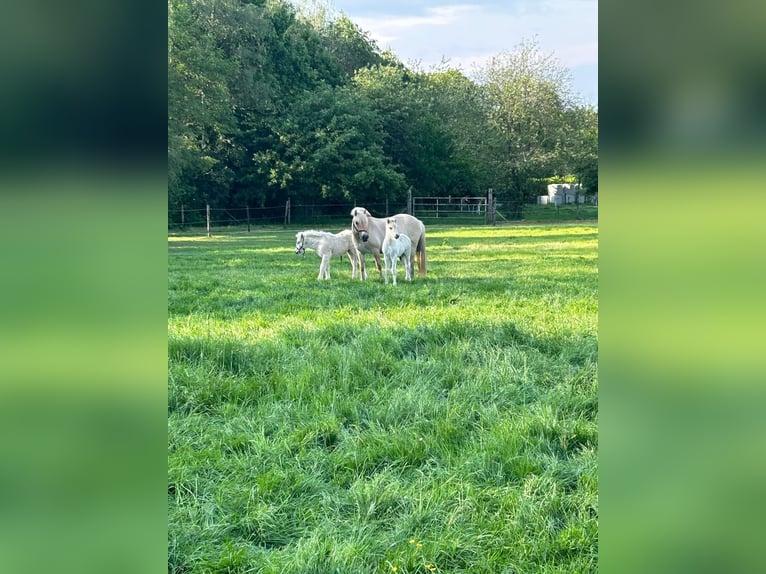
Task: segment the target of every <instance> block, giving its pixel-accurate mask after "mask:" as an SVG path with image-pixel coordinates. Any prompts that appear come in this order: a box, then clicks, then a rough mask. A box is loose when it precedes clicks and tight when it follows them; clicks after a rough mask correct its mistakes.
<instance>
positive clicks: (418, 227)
mask: <svg viewBox="0 0 766 574" xmlns="http://www.w3.org/2000/svg"><path fill="white" fill-rule="evenodd" d="M392 217H395V218H396V220H397V223H398V226H399V233H403V234H404V235H407V236H409V238H410V242H411V244H412V256H411V259H410V261H411V262H412V263H414V257H415V254H417V257H418V272H419V274H420V276H421V277H425V275H426V226H425V225H423V222H422V221H420V220H419V219H417V218H415V217H412V216H411V215H407V214H406V213H400V214H398V215H393V216H392ZM351 231H352V232H353V238H354V245H355V246H356V248H357V250H358V251H359V265H360V267H361V273H362V279H367V270H366V269H365V266H364V254H365V253H371V254H372V256H373V257H374V258H375V266H376V267H377V268H378V271H379V272H380V273H381V275H382V274H383V269H382V268H381V266H380V250H381V247H383V238H384V237H385V236H386V219H385V218H380V217H373V216H372V215H371V214H370V212H369V211H367V210H366V209H365V208H364V207H355V208H354V209H352V210H351ZM413 266H414V265H413Z"/></svg>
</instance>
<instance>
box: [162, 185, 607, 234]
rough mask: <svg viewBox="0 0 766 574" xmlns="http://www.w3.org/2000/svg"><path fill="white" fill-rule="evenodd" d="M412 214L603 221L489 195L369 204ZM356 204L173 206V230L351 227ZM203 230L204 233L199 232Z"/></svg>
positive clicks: (462, 219) (448, 218) (593, 209)
mask: <svg viewBox="0 0 766 574" xmlns="http://www.w3.org/2000/svg"><path fill="white" fill-rule="evenodd" d="M408 205H409V206H410V209H411V212H412V213H413V214H414V215H415V217H418V218H419V219H422V220H423V221H424V222H426V223H427V224H429V223H430V224H434V223H440V224H473V225H475V224H478V223H486V224H488V225H494V224H495V222H496V219H495V216H497V218H498V220H500V221H506V222H507V221H511V220H516V221H519V220H522V221H523V220H527V221H552V222H553V221H571V220H578V219H598V206H593V205H587V204H585V205H579V206H575V205H567V206H558V205H536V204H525V205H523V206H519V207H520V209H518V210H515V211H514V212H513V213H512V212H510V211H506V212H504V211H503V210H504V209H506V210H507V207H506V206H504V205H503V204H502V203H497V202H496V201H495V199H494V197H493V196H492V194H490V195H489V197H480V196H475V197H464V198H456V197H453V198H449V197H411V198H408V200H407V203H399V202H396V203H395V202H385V203H369V204H365V205H364V207H366V208H367V209H369V210H370V212H371V213H372V214H373V215H374V216H376V217H385V216H386V215H390V214H393V213H406V212H408V211H409V210H408V209H407V207H408ZM354 207H357V206H356V205H355V204H353V203H332V204H309V203H305V204H292V203H291V202H289V201H288V202H287V203H286V204H284V205H275V206H268V207H251V206H245V207H240V208H231V207H229V208H216V207H209V206H202V207H193V208H188V207H185V206H184V207H182V208H181V209H169V210H168V231H172V232H178V231H180V232H185V233H187V232H190V233H207V234H208V235H210V234H212V233H214V232H216V233H219V232H250V231H252V228H253V226H259V227H263V226H287V225H305V226H307V227H317V228H324V229H325V230H327V231H340V230H341V229H344V228H347V227H348V224H349V221H350V213H351V210H352V209H353V208H354ZM200 230H202V231H200Z"/></svg>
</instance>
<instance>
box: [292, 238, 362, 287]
mask: <svg viewBox="0 0 766 574" xmlns="http://www.w3.org/2000/svg"><path fill="white" fill-rule="evenodd" d="M306 248H309V249H313V250H314V251H316V254H317V255H318V256H319V257H321V258H322V262H321V263H320V264H319V276H318V277H317V280H319V281H321V280H322V279H329V278H330V260H331V259H332V258H333V256H334V255H343V254H344V253H346V254H348V259H349V261H351V278H352V279H356V273H357V268H358V265H359V259H360V258H361V255H360V254H359V252H358V251H357V249H356V247H355V246H354V239H353V237H352V234H351V230H350V229H344V230H343V231H341V232H340V233H329V232H327V231H316V230H314V229H308V230H306V231H299V232H298V233H296V234H295V253H297V254H298V255H304V254H305V253H306ZM360 277H361V276H360Z"/></svg>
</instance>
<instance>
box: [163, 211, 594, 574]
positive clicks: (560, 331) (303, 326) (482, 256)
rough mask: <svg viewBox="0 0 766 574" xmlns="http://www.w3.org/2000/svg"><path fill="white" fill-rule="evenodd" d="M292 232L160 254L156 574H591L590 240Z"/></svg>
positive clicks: (501, 234) (503, 232)
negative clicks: (389, 250) (161, 435)
mask: <svg viewBox="0 0 766 574" xmlns="http://www.w3.org/2000/svg"><path fill="white" fill-rule="evenodd" d="M339 229H340V227H337V228H328V229H327V230H328V231H333V232H336V231H338V230H339ZM297 230H298V228H297V227H296V228H291V229H281V228H275V229H270V230H269V229H266V230H259V231H257V232H254V233H252V234H240V235H230V236H214V237H211V238H208V237H182V236H175V237H170V238H169V240H168V356H169V361H168V362H169V364H168V443H169V444H168V449H169V450H168V571H169V572H177V573H181V572H185V573H187V572H194V573H197V572H198V573H202V572H243V573H244V572H258V573H264V574H266V573H268V574H272V573H273V574H287V573H295V574H298V573H316V574H324V573H349V574H351V573H354V574H359V573H391V572H395V573H397V574H405V573H425V574H427V573H431V572H438V573H451V574H458V573H466V574H467V573H471V574H477V573H487V574H490V573H492V574H495V573H502V572H506V573H511V572H514V573H540V572H549V573H550V572H571V573H583V572H596V570H597V551H598V467H597V445H598V435H597V415H598V401H597V394H598V392H597V391H598V383H597V371H596V369H597V361H598V344H597V316H598V298H597V293H598V291H597V288H598V271H597V270H598V227H597V225H596V224H595V223H582V224H561V225H508V226H498V227H484V226H481V227H479V226H477V227H447V226H436V225H431V226H428V227H427V229H426V233H427V254H428V275H427V277H425V278H422V277H419V276H417V274H415V277H414V280H413V281H412V282H411V283H408V282H405V281H403V276H402V275H400V281H399V284H398V285H397V286H396V288H392V287H391V286H390V285H389V286H388V288H386V286H385V285H384V283H383V280H382V279H379V276H378V272H377V270H375V268H374V264H373V263H372V258H371V257H370V256H369V255H368V256H367V266H368V273H369V275H370V278H369V279H368V280H367V281H366V282H361V281H358V280H354V281H352V279H351V266H350V264H349V261H348V259H347V258H345V259H340V258H338V257H335V258H334V259H333V262H332V279H331V280H330V281H317V272H318V268H319V263H320V258H319V257H317V256H316V255H315V254H314V253H311V252H307V253H306V255H305V257H301V256H299V255H296V254H295V253H294V247H295V233H296V231H297ZM399 272H400V274H401V273H403V272H402V269H401V266H400V269H399Z"/></svg>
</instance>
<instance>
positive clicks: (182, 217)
mask: <svg viewBox="0 0 766 574" xmlns="http://www.w3.org/2000/svg"><path fill="white" fill-rule="evenodd" d="M183 228H184V204H183V203H182V204H181V229H183Z"/></svg>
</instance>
